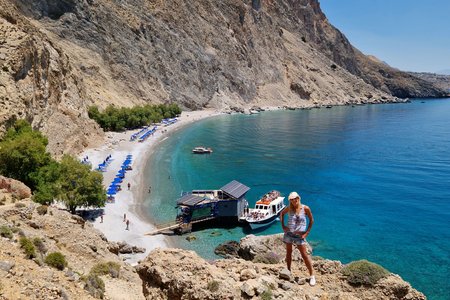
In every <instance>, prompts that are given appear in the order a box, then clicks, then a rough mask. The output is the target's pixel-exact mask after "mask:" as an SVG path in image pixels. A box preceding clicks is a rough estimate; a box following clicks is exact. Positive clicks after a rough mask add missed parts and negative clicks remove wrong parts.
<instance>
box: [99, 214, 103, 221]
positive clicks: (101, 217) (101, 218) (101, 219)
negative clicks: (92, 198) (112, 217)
mask: <svg viewBox="0 0 450 300" xmlns="http://www.w3.org/2000/svg"><path fill="white" fill-rule="evenodd" d="M100 223H103V214H101V215H100Z"/></svg>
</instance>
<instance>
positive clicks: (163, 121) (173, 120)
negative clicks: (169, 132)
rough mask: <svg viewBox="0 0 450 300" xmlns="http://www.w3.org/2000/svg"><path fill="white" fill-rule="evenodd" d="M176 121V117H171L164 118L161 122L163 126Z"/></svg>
mask: <svg viewBox="0 0 450 300" xmlns="http://www.w3.org/2000/svg"><path fill="white" fill-rule="evenodd" d="M177 121H178V119H177V118H173V119H164V120H162V121H161V122H162V123H163V124H164V125H165V126H169V125H171V124H173V123H176V122H177Z"/></svg>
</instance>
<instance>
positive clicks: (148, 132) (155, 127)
mask: <svg viewBox="0 0 450 300" xmlns="http://www.w3.org/2000/svg"><path fill="white" fill-rule="evenodd" d="M157 128H158V126H154V127H153V128H152V129H150V130H148V131H147V132H146V133H144V134H143V135H142V136H141V137H140V138H139V142H143V141H145V140H146V139H147V138H148V137H149V136H150V135H152V134H153V133H154V132H155V131H156V129H157Z"/></svg>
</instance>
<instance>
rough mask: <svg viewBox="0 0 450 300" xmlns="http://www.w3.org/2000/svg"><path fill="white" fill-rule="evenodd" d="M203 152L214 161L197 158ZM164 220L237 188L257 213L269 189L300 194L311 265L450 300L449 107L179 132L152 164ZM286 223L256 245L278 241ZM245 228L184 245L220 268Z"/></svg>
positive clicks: (207, 233)
mask: <svg viewBox="0 0 450 300" xmlns="http://www.w3.org/2000/svg"><path fill="white" fill-rule="evenodd" d="M198 145H205V146H208V147H212V148H213V149H214V153H212V154H211V155H193V154H192V153H191V150H192V148H194V147H195V146H198ZM150 159H151V161H150V166H151V169H150V170H147V173H148V174H149V175H148V178H149V184H151V185H152V193H151V194H150V195H149V199H147V200H148V201H147V202H146V203H145V206H146V207H147V208H148V211H149V215H150V216H151V218H153V219H154V220H155V222H157V223H159V222H161V223H162V222H167V221H172V220H174V217H175V214H176V210H175V203H176V200H177V198H178V197H179V195H180V193H181V192H182V191H189V190H192V189H201V188H212V189H213V188H220V187H221V186H223V185H225V184H226V183H228V182H229V181H231V180H233V179H236V180H238V181H240V182H242V183H244V184H245V185H247V186H249V187H250V188H251V190H250V191H249V193H248V194H247V199H248V200H249V202H250V205H251V206H253V204H254V203H255V201H256V200H257V199H258V197H259V196H261V195H263V194H265V193H266V192H267V191H269V190H272V189H277V190H280V191H281V192H282V193H283V194H284V195H288V193H289V192H291V191H294V190H295V191H297V192H298V193H299V194H300V195H301V196H302V202H303V203H305V204H307V205H309V206H310V207H311V210H312V212H313V215H314V218H315V223H314V226H313V229H312V231H311V234H310V236H309V242H310V243H311V244H312V245H313V247H314V255H319V256H322V257H325V258H329V259H337V260H341V261H342V262H344V263H347V262H350V261H353V260H358V259H363V258H364V259H368V260H370V261H373V262H376V263H378V264H381V265H382V266H384V267H385V268H387V269H388V270H390V271H391V272H393V273H397V274H399V275H401V276H402V277H403V278H404V279H405V280H407V281H409V282H410V283H411V284H412V285H413V286H414V287H415V288H417V289H419V290H420V291H422V292H424V293H425V295H427V297H428V298H429V299H450V296H449V295H450V294H449V291H450V280H448V276H449V274H450V99H440V100H425V99H414V100H413V101H412V103H406V104H382V105H365V106H355V107H351V106H345V107H333V108H331V109H325V108H322V109H312V110H296V111H273V112H262V113H260V114H257V115H224V116H219V117H214V118H211V119H206V120H203V121H200V122H198V123H196V124H193V125H192V126H189V127H186V128H183V129H181V130H180V131H178V132H176V133H175V134H174V135H173V136H172V137H171V138H169V139H167V140H165V141H164V142H163V143H162V145H161V147H160V148H158V149H157V151H156V152H155V153H154V154H153V156H152V157H151V158H150ZM280 232H281V228H280V224H279V222H275V223H274V224H272V226H270V227H268V228H266V229H265V230H263V231H259V232H256V234H258V235H266V234H273V233H280ZM250 233H255V232H251V231H250V230H249V229H248V228H245V227H235V228H229V229H223V228H219V229H218V228H212V229H207V230H202V231H197V232H194V235H195V236H196V237H197V240H195V241H192V242H188V241H186V239H185V236H182V237H177V238H176V240H177V243H178V244H179V246H180V247H183V248H187V249H194V250H196V251H197V252H198V253H199V254H200V255H202V256H203V257H205V258H208V259H212V258H215V255H214V252H213V250H214V248H215V246H217V245H218V244H219V243H221V242H224V241H227V240H231V239H233V240H239V239H240V238H241V237H243V236H244V235H246V234H250Z"/></svg>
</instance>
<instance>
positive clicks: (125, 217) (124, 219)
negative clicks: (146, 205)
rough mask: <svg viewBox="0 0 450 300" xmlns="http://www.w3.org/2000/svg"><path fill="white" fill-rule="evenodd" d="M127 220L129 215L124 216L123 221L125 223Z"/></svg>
mask: <svg viewBox="0 0 450 300" xmlns="http://www.w3.org/2000/svg"><path fill="white" fill-rule="evenodd" d="M126 220H127V214H123V221H124V222H125V221H126Z"/></svg>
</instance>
